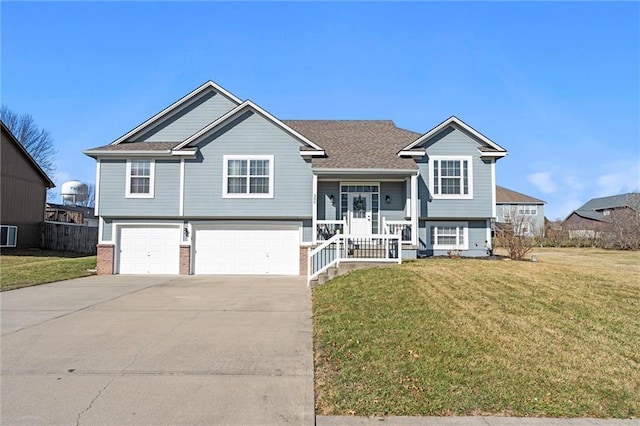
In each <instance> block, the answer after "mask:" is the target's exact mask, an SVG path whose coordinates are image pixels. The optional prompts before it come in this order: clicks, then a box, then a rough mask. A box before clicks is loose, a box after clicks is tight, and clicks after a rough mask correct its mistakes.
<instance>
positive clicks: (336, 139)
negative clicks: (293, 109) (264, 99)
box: [283, 120, 420, 170]
mask: <svg viewBox="0 0 640 426" xmlns="http://www.w3.org/2000/svg"><path fill="white" fill-rule="evenodd" d="M283 123H285V124H286V125H287V126H289V127H291V128H292V129H294V130H295V131H297V132H298V133H300V134H302V135H304V136H306V137H307V138H309V139H310V140H312V141H313V142H315V143H316V144H318V145H320V146H321V147H322V148H324V150H325V152H326V157H316V158H313V160H312V165H313V168H314V169H352V170H353V169H400V170H415V169H417V168H418V166H417V165H416V163H415V161H414V160H412V159H411V158H401V157H399V156H398V155H397V154H398V152H399V151H400V150H401V149H402V148H404V147H405V146H407V145H409V144H410V143H411V142H413V141H415V140H416V139H417V138H419V137H420V134H419V133H415V132H411V131H409V130H404V129H400V128H398V127H396V125H395V124H394V122H393V121H391V120H283Z"/></svg>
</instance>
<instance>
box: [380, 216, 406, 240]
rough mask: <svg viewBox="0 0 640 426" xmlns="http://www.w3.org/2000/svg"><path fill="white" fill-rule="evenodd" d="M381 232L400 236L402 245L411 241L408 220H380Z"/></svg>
mask: <svg viewBox="0 0 640 426" xmlns="http://www.w3.org/2000/svg"><path fill="white" fill-rule="evenodd" d="M382 232H383V233H384V234H388V235H398V236H400V241H402V242H403V243H410V242H411V241H412V238H411V237H412V235H411V221H410V220H386V219H385V218H382Z"/></svg>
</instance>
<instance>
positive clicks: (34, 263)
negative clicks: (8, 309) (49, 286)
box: [0, 250, 96, 291]
mask: <svg viewBox="0 0 640 426" xmlns="http://www.w3.org/2000/svg"><path fill="white" fill-rule="evenodd" d="M95 267H96V257H95V256H84V255H77V254H72V253H60V252H55V251H48V250H19V251H16V250H3V252H2V255H1V256H0V268H1V276H2V286H1V288H2V291H5V290H14V289H16V288H20V287H28V286H32V285H37V284H44V283H50V282H53V281H61V280H68V279H71V278H78V277H84V276H87V275H91V273H90V272H87V269H94V268H95Z"/></svg>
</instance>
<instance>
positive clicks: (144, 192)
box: [127, 160, 155, 198]
mask: <svg viewBox="0 0 640 426" xmlns="http://www.w3.org/2000/svg"><path fill="white" fill-rule="evenodd" d="M154 172H155V162H154V161H152V160H129V161H127V198H153V181H154Z"/></svg>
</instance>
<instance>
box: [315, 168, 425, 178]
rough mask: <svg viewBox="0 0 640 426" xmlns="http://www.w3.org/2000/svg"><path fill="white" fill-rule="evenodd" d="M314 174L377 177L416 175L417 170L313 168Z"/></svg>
mask: <svg viewBox="0 0 640 426" xmlns="http://www.w3.org/2000/svg"><path fill="white" fill-rule="evenodd" d="M313 173H314V174H323V175H361V174H368V175H372V174H378V175H403V176H406V175H417V174H418V173H419V171H418V170H417V169H323V168H314V169H313Z"/></svg>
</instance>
